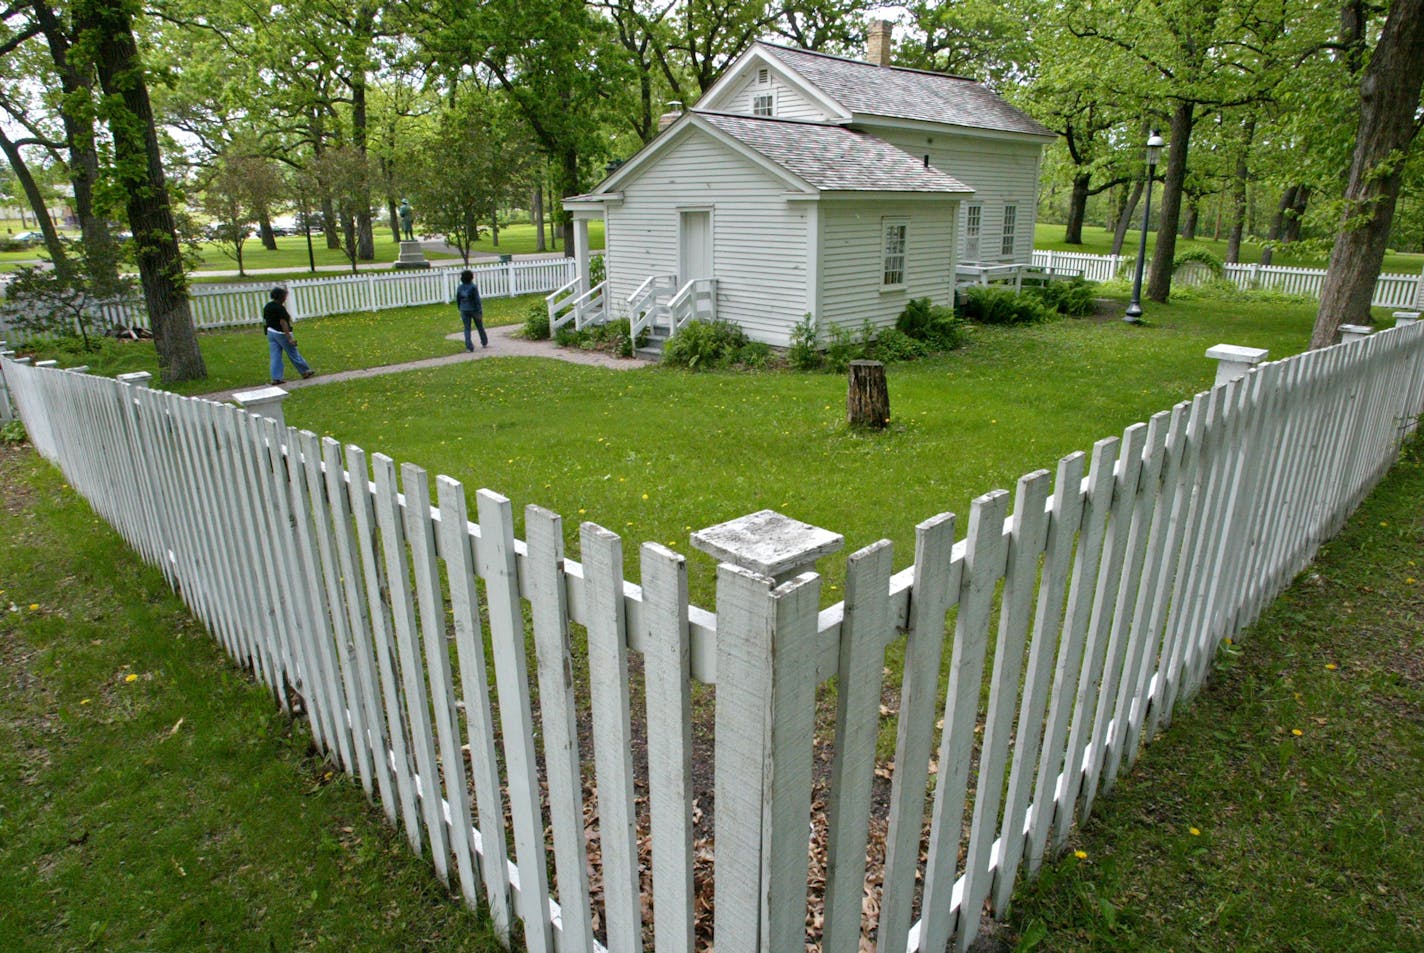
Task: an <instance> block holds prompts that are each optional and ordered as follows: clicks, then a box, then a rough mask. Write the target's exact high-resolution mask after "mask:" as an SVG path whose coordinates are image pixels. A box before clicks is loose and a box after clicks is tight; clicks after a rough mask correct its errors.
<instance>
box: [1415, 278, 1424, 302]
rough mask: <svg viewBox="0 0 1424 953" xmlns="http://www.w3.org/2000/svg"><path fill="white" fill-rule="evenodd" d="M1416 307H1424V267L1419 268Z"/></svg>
mask: <svg viewBox="0 0 1424 953" xmlns="http://www.w3.org/2000/svg"><path fill="white" fill-rule="evenodd" d="M1414 307H1416V308H1424V268H1420V269H1419V282H1418V283H1417V284H1416V285H1415V286H1414Z"/></svg>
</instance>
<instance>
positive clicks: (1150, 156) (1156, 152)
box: [1147, 129, 1166, 165]
mask: <svg viewBox="0 0 1424 953" xmlns="http://www.w3.org/2000/svg"><path fill="white" fill-rule="evenodd" d="M1164 145H1166V143H1165V142H1163V141H1162V137H1161V136H1159V135H1157V130H1156V129H1153V130H1152V135H1150V136H1148V137H1147V164H1148V165H1156V164H1157V162H1158V160H1160V159H1161V158H1162V147H1163V146H1164Z"/></svg>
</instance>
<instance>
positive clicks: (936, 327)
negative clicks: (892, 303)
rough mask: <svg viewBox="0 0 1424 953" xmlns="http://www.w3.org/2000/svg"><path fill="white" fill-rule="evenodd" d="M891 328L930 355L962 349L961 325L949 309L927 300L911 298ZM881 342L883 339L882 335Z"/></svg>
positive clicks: (962, 332)
mask: <svg viewBox="0 0 1424 953" xmlns="http://www.w3.org/2000/svg"><path fill="white" fill-rule="evenodd" d="M895 328H896V329H897V330H899V331H900V332H902V333H904V334H906V335H908V336H909V337H911V338H913V339H914V340H916V341H922V342H924V344H925V345H926V346H927V347H928V348H929V349H930V350H933V351H952V350H954V349H955V348H957V347H962V346H963V345H964V339H965V332H964V321H963V319H962V318H960V317H959V316H958V315H956V314H955V313H954V309H953V308H947V307H944V306H943V305H936V304H933V303H931V302H930V299H929V298H914V299H912V300H911V301H910V303H909V304H907V305H905V310H904V311H901V312H900V316H899V317H898V318H896V319H895ZM882 339H883V335H882Z"/></svg>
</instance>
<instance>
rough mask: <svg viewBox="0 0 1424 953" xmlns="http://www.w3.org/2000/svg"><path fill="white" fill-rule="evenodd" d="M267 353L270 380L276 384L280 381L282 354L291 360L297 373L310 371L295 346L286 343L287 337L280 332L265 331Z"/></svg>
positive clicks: (269, 329) (309, 367)
mask: <svg viewBox="0 0 1424 953" xmlns="http://www.w3.org/2000/svg"><path fill="white" fill-rule="evenodd" d="M267 351H268V353H269V354H270V355H271V357H272V380H274V381H277V382H278V383H280V382H281V380H282V355H283V354H286V355H287V357H288V358H290V359H291V362H292V366H293V367H295V368H296V369H297V373H299V374H306V373H309V372H310V371H311V366H310V365H308V364H307V362H306V361H304V360H302V356H301V355H300V354H298V353H297V346H296V345H295V344H293V343H292V342H291V341H288V340H287V336H286V335H285V334H283V333H282V332H281V331H273V330H272V329H271V328H268V329H267Z"/></svg>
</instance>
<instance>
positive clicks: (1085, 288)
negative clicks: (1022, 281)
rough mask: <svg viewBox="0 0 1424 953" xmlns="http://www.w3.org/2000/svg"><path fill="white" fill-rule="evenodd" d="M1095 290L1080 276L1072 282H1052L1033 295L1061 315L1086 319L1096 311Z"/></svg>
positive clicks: (1090, 283) (1092, 285) (1035, 291)
mask: <svg viewBox="0 0 1424 953" xmlns="http://www.w3.org/2000/svg"><path fill="white" fill-rule="evenodd" d="M1094 290H1095V286H1094V284H1093V283H1092V282H1090V281H1088V280H1086V279H1085V278H1083V277H1082V276H1081V275H1080V276H1079V277H1077V278H1074V279H1073V280H1072V281H1050V282H1049V283H1048V284H1046V285H1044V286H1043V287H1042V288H1035V289H1033V293H1034V294H1035V295H1037V296H1038V298H1039V300H1040V301H1042V302H1043V303H1044V304H1046V305H1047V306H1048V307H1050V308H1052V309H1053V310H1054V311H1057V312H1058V313H1059V314H1061V315H1065V316H1067V317H1070V318H1086V317H1088V316H1089V315H1090V314H1092V313H1093V312H1094V310H1096V305H1094V303H1093V292H1094Z"/></svg>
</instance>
